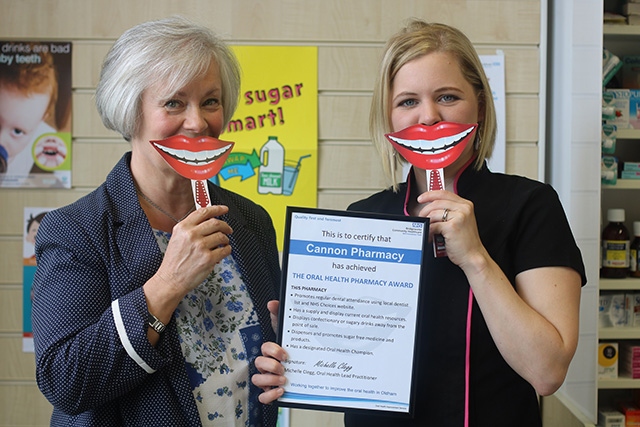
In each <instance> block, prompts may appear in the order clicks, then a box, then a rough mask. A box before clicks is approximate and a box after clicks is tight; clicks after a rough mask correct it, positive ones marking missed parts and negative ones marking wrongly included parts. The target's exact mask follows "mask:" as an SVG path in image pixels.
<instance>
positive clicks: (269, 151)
mask: <svg viewBox="0 0 640 427" xmlns="http://www.w3.org/2000/svg"><path fill="white" fill-rule="evenodd" d="M283 173H284V147H283V146H282V144H280V143H279V142H278V138H277V137H275V136H270V137H269V139H268V140H267V142H265V144H264V145H263V146H262V148H261V149H260V170H259V172H258V193H260V194H268V193H271V194H282V176H283Z"/></svg>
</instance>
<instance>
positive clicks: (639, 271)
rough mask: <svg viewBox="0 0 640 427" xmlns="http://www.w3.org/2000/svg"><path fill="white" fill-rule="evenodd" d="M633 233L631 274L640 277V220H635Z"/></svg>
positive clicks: (630, 257)
mask: <svg viewBox="0 0 640 427" xmlns="http://www.w3.org/2000/svg"><path fill="white" fill-rule="evenodd" d="M633 235H634V239H633V241H632V242H631V247H630V248H629V275H630V276H633V277H640V221H634V222H633Z"/></svg>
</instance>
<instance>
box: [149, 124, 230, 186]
mask: <svg viewBox="0 0 640 427" xmlns="http://www.w3.org/2000/svg"><path fill="white" fill-rule="evenodd" d="M149 142H150V143H151V145H153V146H154V147H155V149H156V150H158V153H160V155H161V156H162V157H163V158H164V159H165V160H166V162H167V163H169V165H170V166H171V167H172V168H174V169H175V170H176V172H178V173H179V174H180V175H182V176H184V177H185V178H189V179H194V180H207V179H209V178H212V177H214V176H215V175H216V174H217V173H218V172H220V169H222V166H224V162H225V161H226V160H227V157H229V154H230V153H231V149H232V148H233V145H234V144H235V143H233V142H229V141H222V140H220V139H217V138H214V137H211V136H199V137H197V138H189V137H187V136H184V135H174V136H171V137H169V138H166V139H162V140H158V141H149Z"/></svg>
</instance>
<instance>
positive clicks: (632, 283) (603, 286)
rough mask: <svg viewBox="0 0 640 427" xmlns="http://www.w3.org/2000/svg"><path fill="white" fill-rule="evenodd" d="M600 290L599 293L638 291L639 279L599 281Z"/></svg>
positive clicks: (639, 286)
mask: <svg viewBox="0 0 640 427" xmlns="http://www.w3.org/2000/svg"><path fill="white" fill-rule="evenodd" d="M600 290H601V291H639V290H640V279H638V278H632V277H627V278H626V279H600ZM638 336H640V335H638Z"/></svg>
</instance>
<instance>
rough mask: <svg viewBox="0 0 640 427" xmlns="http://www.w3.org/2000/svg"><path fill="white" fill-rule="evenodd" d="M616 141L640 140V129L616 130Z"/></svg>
mask: <svg viewBox="0 0 640 427" xmlns="http://www.w3.org/2000/svg"><path fill="white" fill-rule="evenodd" d="M616 139H640V129H617V130H616Z"/></svg>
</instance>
